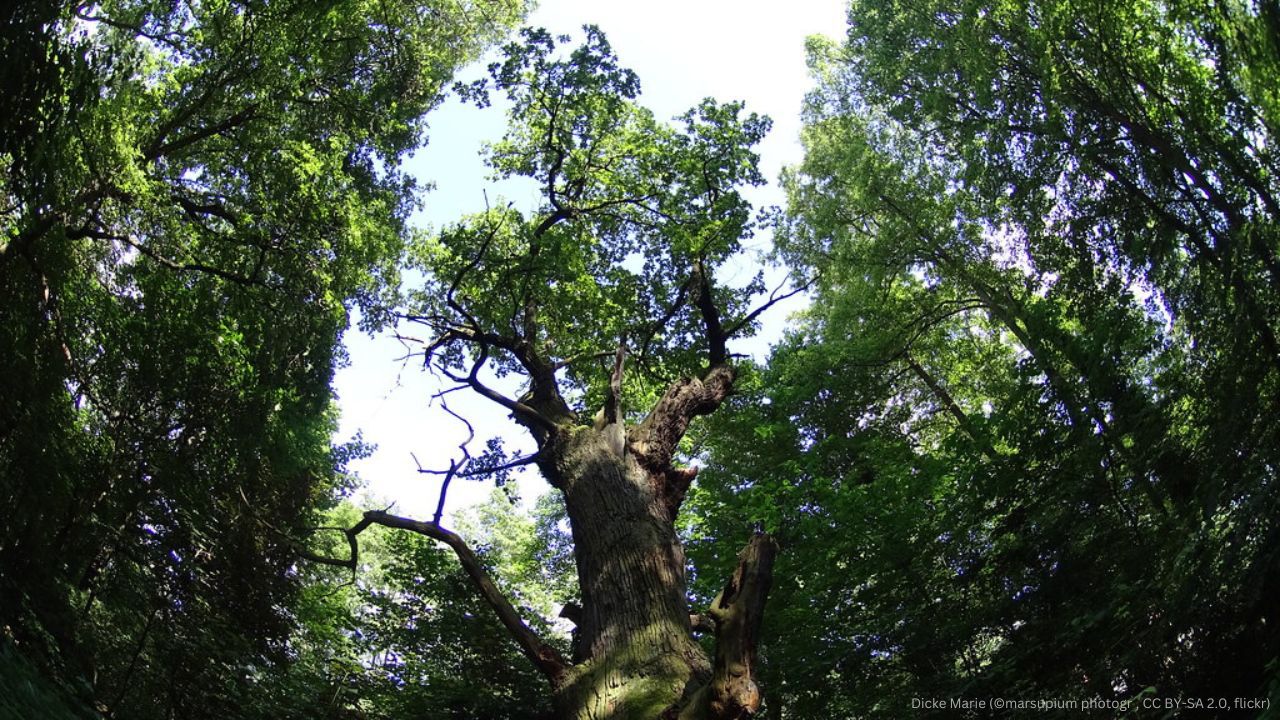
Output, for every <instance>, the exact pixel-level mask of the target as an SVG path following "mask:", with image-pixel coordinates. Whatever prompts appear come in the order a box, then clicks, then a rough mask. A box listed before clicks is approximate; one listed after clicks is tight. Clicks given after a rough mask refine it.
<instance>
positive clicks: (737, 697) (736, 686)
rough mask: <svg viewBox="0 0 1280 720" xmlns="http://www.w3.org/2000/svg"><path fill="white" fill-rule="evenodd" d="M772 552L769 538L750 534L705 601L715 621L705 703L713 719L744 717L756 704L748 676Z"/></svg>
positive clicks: (755, 690) (757, 639) (757, 696)
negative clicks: (721, 587)
mask: <svg viewBox="0 0 1280 720" xmlns="http://www.w3.org/2000/svg"><path fill="white" fill-rule="evenodd" d="M777 554H778V544H777V542H775V541H774V540H773V538H771V537H769V536H768V535H767V534H764V533H757V534H756V535H754V536H753V537H752V538H751V541H750V542H748V543H747V546H746V547H745V548H743V549H742V552H741V553H740V554H739V555H738V567H737V569H735V570H734V572H733V577H732V578H730V579H729V583H728V584H727V585H725V588H724V590H721V591H720V594H719V595H718V596H716V599H715V601H714V602H712V603H711V608H710V610H709V612H708V614H709V615H710V616H711V619H712V620H713V621H714V622H715V626H716V658H715V666H714V669H713V670H712V675H711V684H710V686H709V687H710V697H709V698H708V706H709V709H710V713H709V717H710V718H713V719H714V720H738V719H739V718H745V717H750V716H752V715H754V714H755V712H756V710H758V709H759V708H760V701H761V695H760V689H759V688H758V687H756V683H755V677H754V675H755V664H756V651H757V649H758V647H759V643H760V621H761V620H762V619H763V618H764V604H765V600H767V599H768V597H769V588H770V586H771V585H772V584H773V561H774V558H776V557H777Z"/></svg>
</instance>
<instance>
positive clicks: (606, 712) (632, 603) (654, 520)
mask: <svg viewBox="0 0 1280 720" xmlns="http://www.w3.org/2000/svg"><path fill="white" fill-rule="evenodd" d="M616 432H617V431H616V429H615V428H614V427H613V426H612V425H606V426H605V427H603V428H589V427H581V426H580V427H577V428H574V429H573V430H571V431H569V432H568V433H566V435H565V436H564V438H563V440H562V441H560V442H559V443H556V445H557V446H558V447H557V448H556V450H557V451H556V452H555V453H553V460H552V461H551V462H548V463H546V464H545V465H544V468H543V471H544V472H545V473H547V474H548V479H549V480H551V482H552V484H553V485H555V486H556V487H558V488H560V491H561V492H562V493H563V494H564V498H565V504H566V506H567V509H568V512H569V521H570V525H571V527H572V530H573V541H574V548H575V554H576V560H577V566H578V582H579V584H580V586H581V589H582V612H581V618H580V622H579V624H578V652H577V655H576V656H575V657H574V660H575V664H574V665H573V666H571V667H570V668H569V669H568V671H567V672H566V674H565V681H564V682H563V683H559V684H557V685H556V686H554V687H553V692H554V695H555V705H556V711H557V714H558V716H559V717H560V718H562V719H563V720H586V719H587V718H593V719H597V718H601V719H602V718H609V719H610V720H632V719H634V720H641V719H644V720H653V719H655V718H659V717H662V716H663V715H664V713H668V711H671V710H672V709H673V708H679V707H680V706H681V705H682V704H684V703H683V701H685V700H686V699H687V697H688V696H690V695H691V694H692V692H693V691H694V690H695V689H696V688H698V687H700V686H701V685H704V684H706V683H707V682H708V680H709V679H710V675H711V663H710V661H709V659H708V658H707V656H706V653H705V652H704V651H703V650H702V648H701V647H700V646H699V645H698V643H697V642H696V641H695V640H694V639H693V630H692V627H691V625H690V623H689V602H688V599H687V597H686V578H685V557H684V549H683V547H682V546H681V545H680V541H679V539H678V538H677V537H676V533H675V526H674V523H673V520H672V517H671V514H670V511H669V509H668V505H667V502H666V500H665V497H664V494H663V488H664V487H665V478H664V477H662V476H661V475H660V474H658V473H654V472H653V471H651V470H649V469H646V468H644V467H643V466H642V465H641V464H640V462H639V459H638V457H637V456H636V455H635V453H632V452H629V451H628V450H627V449H626V448H625V446H624V447H623V448H622V451H621V452H618V445H617V443H616V442H611V440H612V439H613V438H614V437H615V436H616ZM672 716H673V715H672Z"/></svg>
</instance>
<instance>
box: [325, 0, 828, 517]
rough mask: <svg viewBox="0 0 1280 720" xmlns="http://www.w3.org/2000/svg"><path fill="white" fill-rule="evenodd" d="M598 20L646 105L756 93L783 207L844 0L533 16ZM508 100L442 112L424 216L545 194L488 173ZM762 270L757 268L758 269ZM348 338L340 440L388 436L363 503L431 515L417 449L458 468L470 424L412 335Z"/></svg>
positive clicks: (764, 0)
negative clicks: (813, 51) (814, 59)
mask: <svg viewBox="0 0 1280 720" xmlns="http://www.w3.org/2000/svg"><path fill="white" fill-rule="evenodd" d="M586 23H592V24H595V25H598V26H600V28H601V29H602V30H603V31H604V32H605V34H606V36H607V37H608V39H609V42H610V43H611V44H612V45H613V49H614V51H615V52H616V53H617V55H618V57H619V59H620V61H621V63H622V64H623V65H624V66H626V67H630V68H632V69H633V70H635V71H636V72H637V73H638V74H639V76H640V83H641V88H642V89H643V93H642V95H641V98H640V99H641V102H642V103H644V104H645V105H646V106H647V107H649V108H650V109H651V110H653V111H654V113H655V115H656V117H658V118H659V119H662V118H672V117H674V116H676V115H679V114H680V113H682V112H684V111H685V110H687V109H688V108H690V107H692V106H693V105H695V104H696V103H697V102H698V101H700V100H701V99H702V98H704V97H714V98H716V99H717V100H721V101H726V102H727V101H732V100H742V101H745V102H746V106H747V110H748V111H751V112H756V113H760V114H763V115H768V116H769V117H771V118H772V119H773V131H772V132H771V133H770V134H769V136H768V137H767V138H766V139H765V141H764V142H763V143H762V144H761V146H760V147H759V152H760V154H761V166H762V167H761V169H762V171H763V173H764V175H765V177H766V178H768V179H769V180H770V181H771V182H770V185H769V186H768V187H766V188H762V189H761V190H760V191H758V192H755V193H753V194H752V195H751V196H750V197H751V199H752V200H753V201H754V202H755V203H756V204H757V206H758V207H759V206H764V205H775V204H776V205H781V204H782V202H783V199H782V196H781V193H780V191H779V190H778V188H777V186H776V182H775V181H776V179H777V177H778V174H779V171H780V170H781V169H782V168H783V167H785V166H787V165H791V164H794V163H797V162H799V161H800V159H801V149H800V145H799V132H800V120H799V116H800V105H801V101H802V99H803V97H804V93H805V92H806V91H807V90H808V88H809V87H810V84H811V83H810V81H809V77H808V72H807V70H806V68H805V57H804V40H805V38H806V37H807V36H809V35H813V34H823V35H829V36H841V35H843V33H844V2H842V0H792V1H791V2H788V3H782V2H770V1H769V0H650V2H645V3H630V2H613V1H609V2H602V1H601V0H594V1H592V0H543V1H542V3H541V7H540V8H539V9H538V10H536V11H535V12H534V13H533V15H532V16H531V17H530V19H529V24H530V25H534V26H542V27H545V28H547V29H548V30H550V31H551V32H552V33H553V34H560V33H567V34H571V35H573V36H574V38H575V42H576V40H577V39H580V37H581V33H580V32H579V29H580V28H581V26H582V25H583V24H586ZM489 61H490V59H489V58H486V59H485V60H484V61H482V62H480V63H478V64H477V65H476V66H474V67H471V68H468V69H467V70H464V71H463V72H462V73H461V75H460V78H459V79H462V80H471V79H474V78H477V77H480V76H481V75H482V74H483V72H484V67H485V65H486V64H487V63H488V62H489ZM496 106H497V103H495V107H492V108H489V109H487V110H477V109H475V108H472V107H467V106H463V105H461V104H460V103H458V102H456V101H452V100H451V101H449V102H447V103H446V104H445V105H444V106H443V107H441V108H440V109H439V110H437V111H436V112H435V113H433V114H432V115H431V116H430V117H429V121H430V125H431V127H430V131H429V137H430V144H429V145H428V147H427V148H426V149H425V150H424V151H423V152H421V153H419V154H418V156H417V157H416V158H415V159H414V160H413V161H412V162H411V163H410V165H409V170H410V171H411V172H413V173H414V174H415V175H416V176H417V177H418V178H419V179H420V180H421V181H423V182H434V183H435V185H436V188H437V189H436V190H434V191H432V192H431V193H430V194H428V195H427V197H426V203H427V208H426V212H425V213H424V215H423V216H422V217H420V218H418V219H419V221H420V222H422V223H423V224H426V225H430V226H436V227H438V226H440V225H443V224H445V223H448V222H451V221H453V220H456V219H457V218H458V217H460V216H461V215H463V214H465V213H468V212H475V211H478V210H481V209H483V208H484V206H485V192H486V191H487V192H488V196H489V199H490V201H491V202H496V199H497V198H498V197H499V196H503V197H505V198H506V199H507V200H513V201H515V202H516V206H517V207H524V208H526V209H528V208H532V207H533V206H534V205H535V204H536V200H537V198H536V193H535V191H533V190H532V189H531V188H530V187H528V186H522V185H519V184H507V185H502V186H498V185H495V184H494V183H492V182H490V181H488V180H487V179H486V175H487V170H486V168H485V167H484V165H483V164H482V163H481V160H480V157H479V152H480V147H481V144H482V143H484V142H486V141H488V140H495V139H497V138H498V137H500V136H501V134H502V131H503V127H504V122H505V119H504V117H503V114H502V112H501V111H499V110H498V108H497V107H496ZM761 239H762V240H763V241H765V242H767V238H761ZM752 272H753V270H752V269H751V268H743V273H744V275H746V276H748V277H749V276H750V274H752ZM744 279H745V278H744ZM793 308H794V306H793ZM788 312H789V309H788V308H787V307H785V306H782V305H780V306H778V307H775V308H772V309H771V310H770V311H769V312H768V313H766V315H767V317H766V318H764V319H765V323H766V325H765V333H764V335H766V336H768V337H771V338H776V337H778V335H779V334H780V332H781V328H782V325H783V322H784V321H785V319H786V314H787V313H788ZM346 342H347V347H348V350H349V352H350V355H351V365H350V366H349V367H347V368H344V369H342V370H340V371H339V372H338V375H337V378H336V381H335V387H336V390H337V393H338V400H339V404H340V406H341V409H342V422H341V426H340V428H339V431H338V433H337V435H336V439H337V440H338V441H340V442H341V441H345V440H346V439H349V438H351V437H352V436H353V435H354V434H355V433H356V432H357V431H361V432H362V433H363V436H364V439H365V440H366V441H367V442H371V443H375V444H376V445H377V446H378V449H377V451H376V452H375V454H374V455H373V456H372V457H370V458H368V459H366V460H362V461H360V462H357V463H355V464H353V466H352V468H353V469H354V470H355V471H356V472H357V473H358V474H359V475H360V477H361V478H362V479H363V480H364V482H365V483H366V485H367V487H366V489H365V491H364V493H363V494H364V498H363V499H362V500H360V502H362V503H363V504H366V505H370V506H373V505H381V506H385V505H387V504H388V503H390V502H392V501H394V502H395V511H396V512H399V513H402V514H405V515H410V516H413V517H418V518H423V519H427V518H430V516H431V514H432V513H433V512H434V511H435V506H436V501H437V498H438V496H439V491H440V478H438V477H436V476H431V475H422V474H419V473H418V472H417V468H416V465H415V464H414V459H413V455H416V456H417V458H418V460H420V461H421V462H422V464H423V466H425V467H430V468H444V467H447V466H448V464H449V459H450V458H451V457H458V450H457V443H459V442H461V441H462V439H463V438H464V437H465V431H464V429H463V426H462V425H461V423H459V422H458V421H457V420H455V419H453V418H451V417H449V416H448V415H447V414H445V413H444V412H443V411H442V410H441V409H440V408H439V407H438V406H435V407H430V406H429V405H428V401H429V399H430V396H431V394H432V393H433V392H435V391H436V390H438V389H439V387H440V386H439V384H438V381H437V379H436V378H433V377H431V376H430V375H428V374H427V373H425V372H424V371H423V370H422V368H421V363H420V362H418V363H415V362H409V363H408V364H403V363H400V362H397V360H396V358H399V357H401V356H403V355H404V353H405V348H404V346H402V345H401V344H400V343H399V342H397V341H396V340H394V339H393V338H391V337H389V336H380V337H377V338H369V337H368V336H366V335H364V334H362V333H359V332H357V331H354V330H352V331H351V332H349V333H348V334H347V338H346ZM761 346H762V347H763V345H761ZM463 394H464V392H459V393H455V394H454V395H453V396H451V397H452V398H458V399H457V400H454V399H451V400H450V406H451V407H452V408H453V409H454V410H455V411H458V412H460V413H461V414H463V415H465V416H467V417H468V418H469V419H470V420H471V422H472V424H473V425H474V426H475V428H476V435H477V437H476V441H475V442H474V443H473V445H472V448H473V453H475V452H478V451H479V450H480V449H481V448H482V447H483V443H484V440H485V439H487V438H488V437H490V436H492V435H497V434H501V435H503V436H504V437H509V438H512V440H511V441H509V442H508V450H509V451H511V450H513V449H515V448H517V447H528V446H529V442H528V440H527V439H525V438H522V437H520V433H521V432H522V431H519V428H518V427H516V426H515V425H514V424H513V423H512V422H511V421H510V420H509V419H508V418H506V417H505V411H504V410H502V409H501V408H497V407H496V406H493V405H492V404H491V403H488V402H487V401H485V400H482V399H476V400H475V401H471V402H465V403H464V402H463V401H462V400H461V398H460V396H461V395H463ZM517 438H519V439H518V440H517ZM517 442H519V443H521V444H517ZM411 453H412V455H411ZM491 488H492V481H488V482H477V481H463V480H457V481H455V482H454V483H453V484H452V485H451V487H450V489H449V495H448V510H449V511H450V512H451V513H452V512H456V511H457V510H459V509H461V508H463V507H466V506H468V505H471V504H474V503H476V502H478V501H480V500H482V499H483V498H485V497H487V496H488V494H489V492H490V490H491ZM520 489H521V494H522V495H523V496H524V498H525V500H530V499H532V497H533V495H534V494H536V493H540V492H542V491H543V490H544V489H545V485H544V484H543V483H542V482H541V480H538V479H537V478H536V475H535V474H534V473H529V474H527V479H525V480H522V481H521V484H520Z"/></svg>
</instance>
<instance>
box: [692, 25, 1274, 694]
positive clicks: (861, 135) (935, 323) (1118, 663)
mask: <svg viewBox="0 0 1280 720" xmlns="http://www.w3.org/2000/svg"><path fill="white" fill-rule="evenodd" d="M1277 17H1278V16H1277V13H1276V8H1275V6H1274V4H1266V3H1263V4H1262V5H1261V7H1257V6H1252V7H1251V6H1247V5H1246V4H1244V3H1234V2H1227V3H1200V2H1185V3H1183V2H1172V3H1167V2H1150V3H1148V2H1126V3H1101V4H1100V3H1077V2H1070V1H1061V2H1034V3H1030V4H1024V3H1001V2H979V1H975V2H960V3H951V2H946V3H935V2H909V3H905V2H904V3H896V2H890V3H885V2H865V3H864V2H855V3H854V4H853V6H852V9H851V13H850V24H851V30H850V32H849V37H848V40H847V41H846V42H844V43H842V44H839V45H835V44H831V43H824V42H816V41H815V42H814V43H813V44H812V47H811V50H812V56H813V67H814V71H815V73H816V75H817V78H818V82H819V88H818V89H817V90H816V91H815V92H814V93H813V95H812V96H811V98H810V101H809V104H808V108H807V111H806V123H807V129H806V131H805V136H804V141H805V147H806V153H807V154H806V159H805V162H804V164H803V165H802V166H801V167H799V168H796V169H795V170H794V171H792V172H791V173H790V174H789V175H788V176H787V178H786V182H787V186H788V192H789V194H790V203H791V207H790V210H791V213H792V218H791V226H790V228H789V231H788V233H787V234H786V236H785V237H784V238H781V242H780V249H781V251H782V252H783V253H784V254H785V255H786V256H787V257H788V258H789V259H790V260H791V261H792V262H793V263H794V266H795V267H796V268H797V270H798V271H800V272H804V273H810V274H814V275H816V276H817V277H818V278H819V282H820V290H819V292H818V293H817V294H816V296H815V298H814V303H813V306H812V308H811V310H810V311H809V312H808V315H807V317H806V318H805V322H804V323H803V325H802V326H801V327H800V328H799V329H797V330H796V331H795V332H794V334H793V335H792V337H791V338H790V339H789V341H788V342H787V343H785V344H784V345H783V346H782V347H780V348H778V349H777V351H776V352H775V354H774V357H773V358H772V360H771V364H770V366H769V368H768V370H767V371H766V372H765V374H764V376H763V379H762V382H761V385H760V387H759V389H758V391H757V392H756V393H754V394H753V395H751V396H744V397H742V398H740V399H739V402H740V404H741V407H740V412H739V413H737V414H735V415H733V416H731V417H732V419H731V420H726V422H725V426H724V427H719V428H717V429H716V430H717V432H715V434H714V435H712V443H713V445H714V446H715V447H716V451H715V453H714V454H713V457H714V458H715V459H716V468H715V469H716V470H717V475H716V477H717V479H718V483H716V484H711V483H704V485H703V486H702V487H703V490H704V493H703V494H702V495H701V496H700V497H699V498H698V500H699V510H700V511H701V513H702V514H703V516H704V517H706V518H709V519H708V520H705V521H700V522H699V523H697V527H698V528H699V531H700V532H702V533H705V534H707V535H708V536H710V537H716V536H718V534H719V533H721V532H723V531H724V529H725V528H726V527H729V528H731V527H734V526H735V525H736V524H738V523H740V522H741V521H742V519H756V520H759V521H760V522H763V523H765V524H766V525H767V526H769V527H771V528H778V529H779V530H780V531H781V532H782V533H783V534H784V536H785V537H786V538H787V540H788V542H789V547H788V550H789V552H786V553H785V554H784V556H783V560H782V561H781V563H782V567H780V569H779V573H780V575H781V577H784V578H788V579H787V580H784V581H782V582H780V587H779V589H778V592H777V593H776V594H775V595H774V597H773V600H772V605H771V615H770V621H771V622H772V623H774V624H773V635H772V637H773V638H774V640H773V642H772V643H771V644H770V645H769V648H768V662H769V668H770V671H771V675H772V678H771V680H772V682H771V683H770V687H771V688H773V689H774V692H775V693H776V694H775V695H774V696H773V698H774V700H775V704H774V711H775V713H777V715H776V716H779V717H819V716H822V717H837V716H839V717H886V718H891V717H902V716H903V715H904V714H905V713H907V712H909V711H910V708H911V701H912V699H913V698H938V697H941V698H961V697H968V698H974V699H982V698H991V697H1013V698H1025V699H1033V700H1034V699H1044V700H1076V701H1083V700H1086V699H1089V698H1101V699H1104V700H1108V701H1112V702H1113V703H1115V704H1113V705H1111V706H1109V707H1112V708H1116V707H1119V705H1118V703H1120V702H1121V701H1125V700H1130V701H1135V703H1134V704H1135V705H1137V704H1138V703H1137V702H1136V701H1138V700H1140V699H1141V698H1143V697H1155V698H1168V697H1175V698H1176V697H1190V698H1196V697H1199V698H1205V697H1215V698H1217V697H1226V698H1230V699H1232V702H1234V698H1250V699H1259V698H1264V697H1267V696H1268V695H1269V694H1271V693H1272V692H1273V691H1274V686H1273V685H1272V682H1273V681H1272V678H1274V673H1275V668H1276V662H1277V658H1278V657H1280V635H1278V634H1277V631H1278V630H1280V627H1278V626H1277V623H1278V622H1280V618H1278V617H1277V616H1276V605H1275V591H1276V587H1277V580H1280V574H1278V573H1280V564H1278V561H1280V555H1278V554H1277V548H1278V547H1280V546H1278V545H1277V540H1278V539H1280V537H1278V533H1280V526H1278V525H1277V524H1276V521H1275V518H1276V517H1277V512H1276V511H1277V509H1278V508H1277V503H1278V502H1280V493H1278V492H1277V487H1276V467H1277V461H1278V458H1277V448H1280V442H1278V441H1280V425H1278V424H1277V416H1276V414H1275V408H1276V407H1277V401H1278V400H1280V396H1278V392H1280V372H1278V371H1280V355H1278V354H1277V346H1276V342H1275V332H1276V329H1277V327H1280V324H1278V321H1280V317H1278V316H1277V313H1278V312H1280V305H1277V298H1280V295H1278V294H1277V292H1276V289H1277V287H1278V286H1280V274H1278V271H1280V268H1278V267H1277V265H1276V260H1275V253H1276V252H1277V238H1280V206H1278V205H1277V204H1276V199H1277V198H1278V197H1280V182H1278V181H1277V177H1278V175H1277V173H1278V172H1280V161H1278V160H1277V157H1276V155H1275V147H1274V144H1275V142H1276V140H1277V136H1276V128H1277V126H1276V124H1275V122H1276V118H1277V112H1280V105H1277V104H1276V96H1275V86H1274V82H1273V81H1272V80H1273V79H1274V77H1275V76H1276V75H1275V70H1276V62H1277V58H1280V55H1277V47H1278V46H1277V44H1276V43H1277V35H1276V33H1275V27H1276V26H1275V24H1274V23H1275V22H1276V19H1277ZM1263 78H1271V79H1272V80H1263ZM706 476H707V474H704V478H705V477H706ZM720 523H724V524H720ZM715 549H717V546H715V545H714V544H711V543H708V546H707V549H706V550H705V551H704V552H711V551H714V550H715ZM815 677H818V678H822V681H821V682H820V683H816V684H815V683H814V682H813V681H812V679H813V678H815ZM1272 697H1273V702H1274V699H1275V696H1274V695H1273V696H1272ZM1229 709H1230V710H1231V711H1235V710H1236V708H1235V706H1234V705H1233V706H1231V708H1229ZM915 712H924V711H922V710H916V711H915ZM935 712H937V713H938V715H939V716H940V717H951V716H952V715H951V714H950V713H952V712H954V711H953V710H945V709H944V710H941V711H935ZM1165 712H1166V711H1165V710H1159V711H1150V712H1148V713H1144V712H1140V711H1139V712H1137V715H1138V716H1146V715H1147V714H1150V715H1151V716H1153V717H1158V716H1162V715H1163V713H1165ZM979 714H981V713H979ZM1110 714H1119V711H1118V710H1114V709H1113V710H1112V711H1111V713H1110ZM1211 714H1214V713H1211ZM1218 714H1223V715H1226V714H1231V713H1230V712H1221V713H1218Z"/></svg>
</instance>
